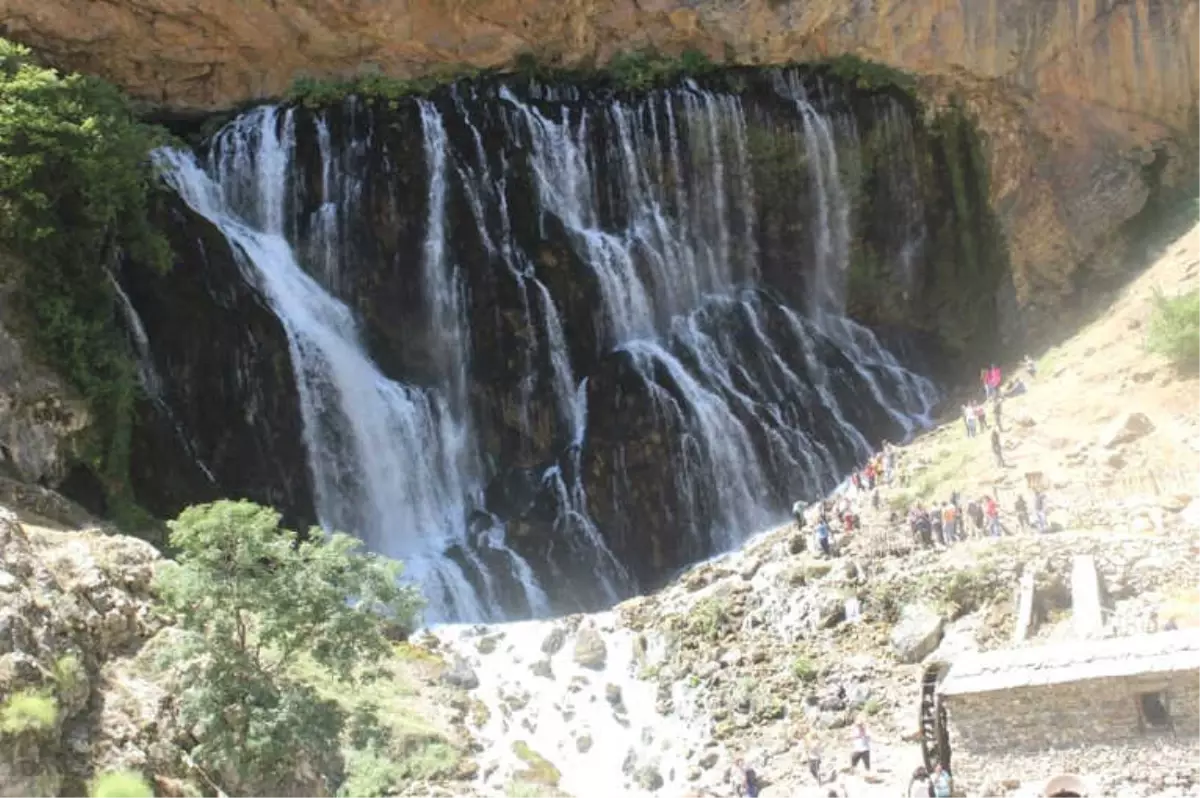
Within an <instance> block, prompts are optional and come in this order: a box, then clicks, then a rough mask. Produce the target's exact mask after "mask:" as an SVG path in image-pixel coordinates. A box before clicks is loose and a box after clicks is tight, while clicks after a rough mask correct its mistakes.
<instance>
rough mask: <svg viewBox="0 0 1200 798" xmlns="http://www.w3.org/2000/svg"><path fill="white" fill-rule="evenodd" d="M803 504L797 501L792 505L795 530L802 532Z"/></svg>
mask: <svg viewBox="0 0 1200 798" xmlns="http://www.w3.org/2000/svg"><path fill="white" fill-rule="evenodd" d="M804 510H805V507H804V502H802V501H798V502H796V503H795V504H793V505H792V518H794V519H796V529H797V530H799V531H800V532H803V531H804Z"/></svg>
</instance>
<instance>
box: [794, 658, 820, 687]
mask: <svg viewBox="0 0 1200 798" xmlns="http://www.w3.org/2000/svg"><path fill="white" fill-rule="evenodd" d="M792 675H793V676H795V677H796V678H797V679H799V680H800V681H802V682H804V683H805V684H809V683H810V682H815V681H816V680H817V666H816V664H815V663H814V662H813V661H812V660H811V659H809V658H808V657H807V656H803V655H801V656H799V657H796V659H795V660H794V661H793V662H792Z"/></svg>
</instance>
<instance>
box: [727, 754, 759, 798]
mask: <svg viewBox="0 0 1200 798" xmlns="http://www.w3.org/2000/svg"><path fill="white" fill-rule="evenodd" d="M733 766H734V767H735V768H737V770H738V782H737V794H738V795H744V796H746V798H758V774H757V773H755V772H754V769H753V768H748V767H746V762H745V760H743V759H741V758H740V757H739V758H738V760H737V761H736V762H734V763H733Z"/></svg>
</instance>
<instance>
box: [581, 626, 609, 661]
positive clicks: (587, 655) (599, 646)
mask: <svg viewBox="0 0 1200 798" xmlns="http://www.w3.org/2000/svg"><path fill="white" fill-rule="evenodd" d="M607 659H608V646H607V645H605V643H604V638H603V637H601V635H600V633H599V632H597V631H596V630H595V629H592V628H590V627H588V628H584V629H580V630H579V633H578V634H577V635H575V662H576V663H577V664H578V665H580V666H582V667H584V668H591V669H592V670H597V671H598V670H603V669H604V663H605V660H607Z"/></svg>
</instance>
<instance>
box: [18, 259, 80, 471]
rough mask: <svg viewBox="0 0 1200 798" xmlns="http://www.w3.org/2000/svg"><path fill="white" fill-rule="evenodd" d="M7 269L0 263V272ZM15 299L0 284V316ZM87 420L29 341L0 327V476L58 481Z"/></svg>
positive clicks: (77, 448) (73, 453)
mask: <svg viewBox="0 0 1200 798" xmlns="http://www.w3.org/2000/svg"><path fill="white" fill-rule="evenodd" d="M7 267H8V264H4V263H0V271H4V270H5V269H6V268H7ZM13 301H14V300H13V298H12V296H11V285H3V284H0V319H4V320H9V319H12V318H13V316H12V315H11V314H12V313H13V311H14V307H13ZM90 422H91V417H90V414H89V413H88V411H87V407H86V406H85V404H84V403H83V402H82V401H81V400H80V399H79V398H78V397H76V396H75V394H74V392H73V391H72V390H71V389H70V388H68V387H67V386H66V385H65V384H64V382H63V381H62V380H61V379H60V378H59V377H57V376H56V375H55V374H54V373H53V372H51V371H50V370H49V369H46V368H44V367H43V366H42V365H41V364H39V363H38V362H37V359H36V358H35V357H33V355H32V353H31V352H30V351H29V344H28V343H27V342H24V341H22V340H21V339H20V338H18V337H17V336H16V335H14V334H13V330H12V329H9V328H6V327H5V326H0V477H2V476H11V477H13V478H14V479H17V480H21V481H23V482H32V483H38V484H43V485H44V484H51V485H57V484H58V483H59V482H60V481H62V480H63V479H64V478H65V477H66V476H67V472H68V471H69V469H70V466H71V462H72V459H73V458H74V457H75V456H76V455H77V454H78V452H79V443H80V437H81V433H82V432H84V431H85V430H86V429H87V427H88V425H89V424H90ZM5 472H7V474H6V473H5Z"/></svg>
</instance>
